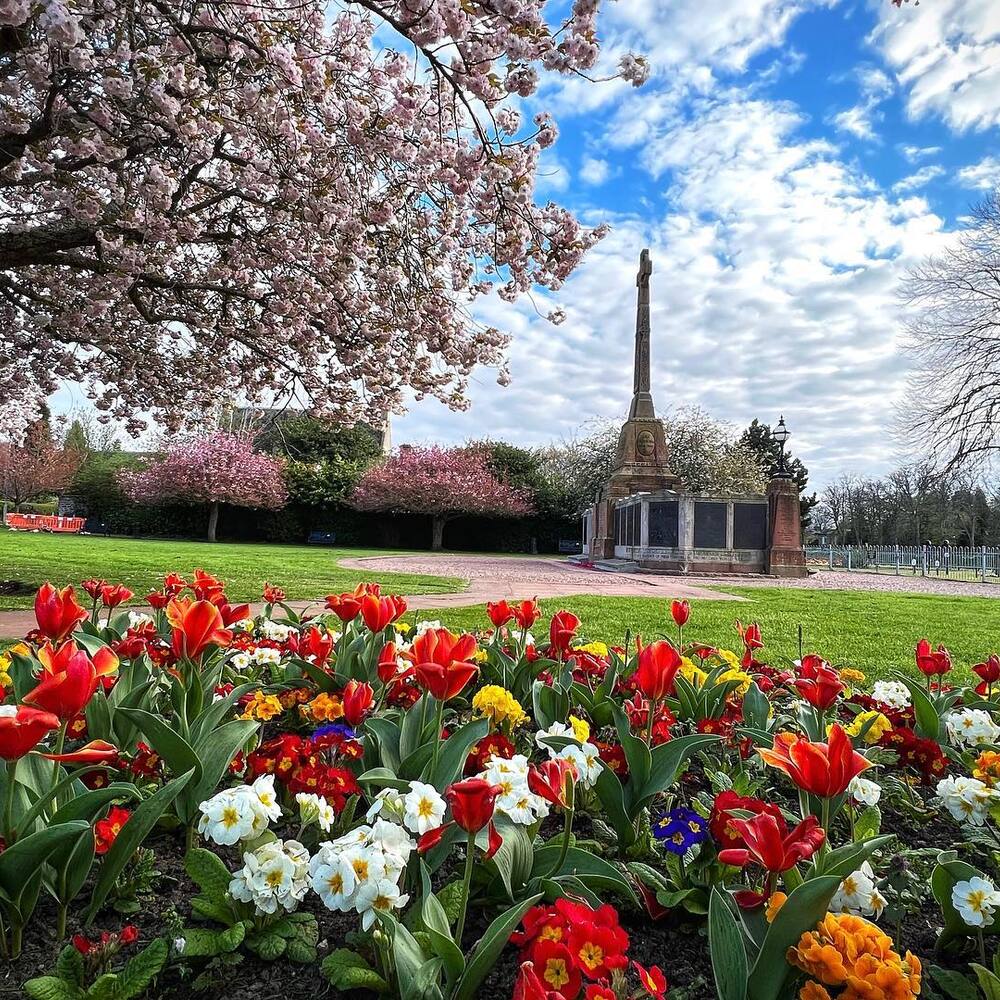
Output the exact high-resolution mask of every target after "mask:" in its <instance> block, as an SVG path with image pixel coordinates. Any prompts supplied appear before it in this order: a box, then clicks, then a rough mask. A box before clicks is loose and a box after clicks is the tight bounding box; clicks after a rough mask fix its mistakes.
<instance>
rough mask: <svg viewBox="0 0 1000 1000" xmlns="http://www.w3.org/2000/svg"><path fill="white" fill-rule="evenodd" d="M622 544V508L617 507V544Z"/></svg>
mask: <svg viewBox="0 0 1000 1000" xmlns="http://www.w3.org/2000/svg"><path fill="white" fill-rule="evenodd" d="M621 544H622V509H621V507H618V506H616V507H615V545H621Z"/></svg>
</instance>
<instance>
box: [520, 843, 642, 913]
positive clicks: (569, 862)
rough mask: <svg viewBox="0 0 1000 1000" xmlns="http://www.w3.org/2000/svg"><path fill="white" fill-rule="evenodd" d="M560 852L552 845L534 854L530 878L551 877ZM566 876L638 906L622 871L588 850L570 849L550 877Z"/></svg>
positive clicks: (557, 847) (558, 848)
mask: <svg viewBox="0 0 1000 1000" xmlns="http://www.w3.org/2000/svg"><path fill="white" fill-rule="evenodd" d="M560 849H561V848H560V847H559V845H555V844H554V845H551V846H547V847H543V848H541V849H540V850H537V851H535V855H534V860H535V864H534V868H533V869H532V875H534V876H535V877H539V876H544V877H550V876H549V871H550V870H551V868H552V866H553V865H554V864H555V863H556V861H558V859H559V851H560ZM565 875H573V876H575V877H576V878H577V879H579V880H580V882H581V883H582V884H583V885H586V886H590V887H591V888H592V889H597V890H605V891H611V892H617V893H620V894H621V895H622V896H627V897H628V898H629V899H630V900H631V901H632V902H633V903H635V904H636V905H638V902H639V900H638V899H637V897H636V895H635V892H634V890H633V889H632V886H631V885H629V883H628V880H627V879H626V878H625V875H624V873H623V872H622V870H621V869H620V868H618V867H616V866H615V865H613V864H612V863H611V862H610V861H605V860H604V858H600V857H598V856H597V855H596V854H594V853H592V852H591V851H586V850H584V849H583V848H580V847H571V848H570V849H569V850H568V851H567V852H566V860H565V861H564V862H563V865H562V867H561V868H560V869H559V871H557V872H553V873H552V875H551V877H552V878H559V877H560V876H565Z"/></svg>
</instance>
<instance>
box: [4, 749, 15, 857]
mask: <svg viewBox="0 0 1000 1000" xmlns="http://www.w3.org/2000/svg"><path fill="white" fill-rule="evenodd" d="M17 764H18V761H17V760H9V761H7V788H6V794H5V795H4V802H3V836H4V842H5V843H6V844H7V846H8V847H10V846H11V844H13V843H14V840H15V839H16V838H15V836H14V787H15V786H16V784H17V777H16V776H17Z"/></svg>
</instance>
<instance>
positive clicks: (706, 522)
mask: <svg viewBox="0 0 1000 1000" xmlns="http://www.w3.org/2000/svg"><path fill="white" fill-rule="evenodd" d="M726 506H727V505H726V504H724V503H708V502H704V503H695V505H694V547H695V548H696V549H724V548H725V547H726Z"/></svg>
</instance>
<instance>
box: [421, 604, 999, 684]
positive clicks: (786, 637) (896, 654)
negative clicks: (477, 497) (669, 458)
mask: <svg viewBox="0 0 1000 1000" xmlns="http://www.w3.org/2000/svg"><path fill="white" fill-rule="evenodd" d="M725 589H726V590H727V591H729V592H730V593H734V594H740V595H742V596H744V597H746V598H747V599H748V600H747V601H746V602H745V603H744V602H736V601H707V600H706V601H699V600H696V601H693V602H692V610H691V620H690V621H689V622H688V625H687V627H686V628H685V630H684V638H685V639H686V640H695V639H696V640H699V641H703V642H708V643H712V644H714V645H718V646H726V647H728V648H730V649H734V650H737V651H738V650H739V649H740V648H741V647H740V645H739V639H738V637H737V635H736V633H735V631H734V630H733V621H734V619H736V618H742V619H743V621H744V622H746V621H752V620H756V621H759V622H760V625H761V629H762V631H763V635H764V641H765V644H766V645H765V648H764V654H765V656H766V657H767V658H769V659H770V660H771V662H777V659H778V658H780V657H782V656H784V657H790V658H794V657H797V656H798V634H797V629H798V626H799V625H800V624H801V625H802V631H803V643H804V647H805V650H806V652H810V651H815V652H819V653H822V654H823V655H824V656H825V657H826V658H827V659H829V660H831V661H832V662H834V663H835V664H837V665H840V666H848V665H850V666H853V667H856V668H858V669H861V670H864V671H865V672H866V673H867V674H868V676H869V678H870V679H872V680H874V679H877V678H878V677H880V676H883V677H884V676H887V675H889V674H890V673H891V672H892V671H894V670H897V669H903V670H907V671H908V672H910V673H911V674H915V673H916V669H915V667H914V660H913V647H914V645H915V644H916V642H917V640H918V639H920V638H922V637H924V636H926V637H927V638H929V639H931V640H932V641H933V642H934V643H935V644H937V643H938V642H943V643H944V644H945V645H946V646H948V648H949V649H950V650H951V652H952V656H953V659H954V662H955V664H956V667H959V668H961V669H962V670H963V674H962V676H965V675H964V669H965V668H967V667H968V666H969V665H970V664H973V663H977V662H979V661H980V660H983V659H985V658H986V656H987V655H988V654H989V653H991V652H993V651H994V650H1000V601H997V600H995V599H992V598H988V597H940V596H925V595H915V594H885V593H882V594H874V593H862V592H857V591H847V590H793V589H788V590H780V589H778V588H773V589H772V588H760V589H757V588H744V589H740V588H738V587H732V588H729V587H727V588H725ZM541 603H542V608H543V610H544V612H545V614H546V615H547V616H548V615H551V614H552V613H553V612H555V611H557V610H559V609H560V608H568V609H569V610H571V611H573V612H574V613H576V614H577V615H579V617H580V618H581V619H582V621H583V624H582V626H581V629H580V631H581V633H584V634H586V635H587V636H588V637H590V638H594V639H601V640H604V641H607V642H621V641H622V640H623V639H624V636H625V632H626V630H627V629H629V630H631V632H632V634H633V635H634V634H635V633H636V632H638V633H640V634H641V635H642V636H643V638H644V639H646V640H651V639H654V638H657V637H658V636H660V635H663V634H666V635H667V636H670V637H674V636H675V635H676V631H675V629H674V624H673V621H671V619H670V612H669V607H668V606H667V604H666V602H664V601H660V600H652V599H650V598H647V597H616V598H609V597H590V596H580V597H565V598H554V599H552V600H546V601H542V602H541ZM420 617H426V618H441V620H442V621H444V622H445V623H446V624H447V625H449V626H451V627H454V628H457V627H462V628H475V627H482V626H483V625H484V623H488V620H487V618H486V613H485V609H484V608H482V607H478V608H461V609H456V610H448V611H437V610H435V611H428V612H425V613H424V614H423V615H421V616H420ZM539 626H540V628H538V627H536V634H537V635H539V637H541V636H542V635H543V634H544V629H545V628H546V627H547V622H546V621H542V622H539Z"/></svg>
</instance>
